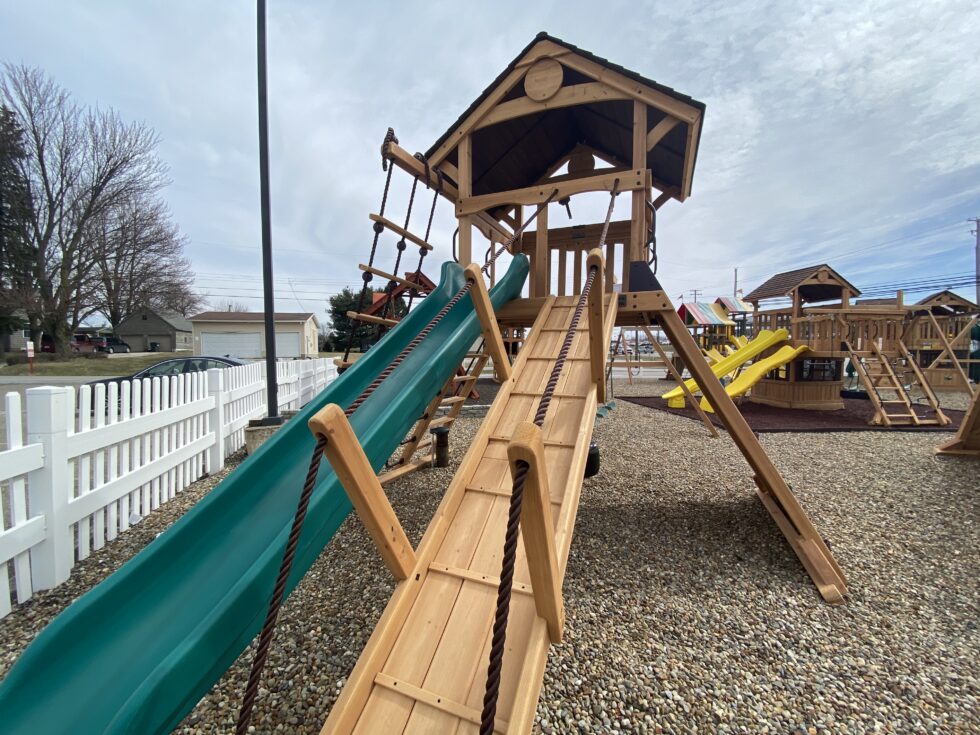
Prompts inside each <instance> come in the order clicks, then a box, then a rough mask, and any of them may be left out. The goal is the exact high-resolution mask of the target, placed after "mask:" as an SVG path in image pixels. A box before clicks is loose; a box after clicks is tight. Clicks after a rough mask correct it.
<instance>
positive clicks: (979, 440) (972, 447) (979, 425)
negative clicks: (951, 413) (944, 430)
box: [936, 390, 980, 457]
mask: <svg viewBox="0 0 980 735" xmlns="http://www.w3.org/2000/svg"><path fill="white" fill-rule="evenodd" d="M936 454H963V455H970V456H974V457H980V390H978V391H976V392H975V393H974V394H973V400H972V401H970V407H969V408H968V409H967V410H966V415H965V416H964V417H963V423H962V424H960V428H959V429H958V430H957V432H956V435H955V436H954V437H953V438H952V439H950V440H949V441H946V442H943V443H942V444H940V445H939V446H938V447H936Z"/></svg>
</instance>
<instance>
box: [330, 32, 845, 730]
mask: <svg viewBox="0 0 980 735" xmlns="http://www.w3.org/2000/svg"><path fill="white" fill-rule="evenodd" d="M703 112H704V105H703V104H701V103H699V102H697V101H696V100H693V99H691V98H690V97H687V96H685V95H682V94H680V93H678V92H676V91H674V90H672V89H670V88H667V87H664V86H662V85H660V84H657V83H656V82H653V81H652V80H649V79H646V78H644V77H642V76H640V75H638V74H636V73H634V72H631V71H629V70H626V69H623V68H622V67H618V66H616V65H613V64H611V63H610V62H608V61H606V60H604V59H601V58H598V57H595V56H593V55H592V54H590V53H588V52H586V51H583V50H581V49H578V48H576V47H574V46H571V45H570V44H567V43H565V42H564V41H561V40H559V39H556V38H553V37H550V36H547V35H544V34H542V35H539V36H538V37H537V38H536V39H535V40H534V41H533V42H532V43H531V44H530V45H529V46H528V47H527V48H525V49H524V51H522V52H521V53H520V54H519V55H518V57H517V58H516V59H514V61H513V62H512V63H511V64H510V65H509V66H508V67H507V68H506V69H505V70H504V71H503V72H502V73H501V74H500V75H499V76H498V77H497V79H496V80H495V81H494V83H493V84H492V85H491V86H490V87H489V88H488V89H486V90H485V91H484V92H483V94H482V95H481V96H480V97H479V98H478V99H477V100H475V101H474V102H473V104H472V105H471V106H470V107H469V109H467V110H466V111H465V112H464V113H463V114H462V115H461V116H460V118H459V119H458V120H457V121H456V123H454V124H453V125H452V127H450V129H449V130H447V131H446V133H445V134H444V135H442V136H441V137H440V138H439V139H438V140H437V141H436V142H435V143H434V144H433V145H432V146H431V147H430V148H429V150H428V151H427V152H426V153H425V155H424V156H423V155H418V156H412V155H410V154H408V153H407V152H406V151H405V150H404V149H402V148H401V147H400V146H399V145H398V143H397V141H396V140H395V139H394V138H393V137H389V139H387V140H386V143H385V146H384V150H383V154H384V156H385V158H386V160H387V161H389V162H391V163H393V164H394V165H395V166H397V167H399V168H401V169H403V170H405V171H407V172H408V173H410V174H411V175H412V176H414V177H416V178H417V179H419V180H421V181H422V183H423V184H425V185H428V186H431V187H433V188H434V189H435V191H436V193H437V195H441V196H443V197H445V198H447V199H449V200H450V201H451V202H452V203H453V205H454V207H455V211H456V216H457V218H458V222H459V236H458V245H457V248H458V249H457V252H458V259H459V262H460V263H461V264H470V265H469V268H468V270H467V273H468V274H469V276H470V277H471V278H472V281H471V283H479V284H480V285H481V286H482V283H483V282H482V275H481V273H480V269H479V267H478V266H477V265H475V264H474V260H475V257H476V254H477V253H481V254H482V253H483V252H484V250H485V249H486V248H487V246H489V250H488V251H487V252H492V251H494V250H495V249H497V246H498V244H500V243H503V244H504V245H505V246H506V247H507V249H508V250H509V251H510V252H511V253H513V254H514V255H517V254H518V253H523V254H524V255H526V256H527V257H528V259H529V261H530V276H529V279H530V280H529V294H528V296H527V297H526V298H519V299H516V300H513V301H510V302H509V303H507V304H506V305H505V306H504V307H503V308H500V309H498V310H496V312H494V310H493V309H492V306H491V305H490V302H489V300H488V299H486V298H485V297H483V296H481V297H480V299H479V303H480V304H482V307H478V312H479V314H480V318H481V325H482V330H483V339H484V344H485V345H487V346H488V348H492V349H488V351H489V352H490V353H491V355H492V358H493V360H494V363H495V367H496V369H497V371H498V374H499V375H500V376H501V378H502V384H501V387H500V390H499V393H498V394H497V397H496V399H495V401H494V403H493V405H492V407H491V408H490V412H489V414H488V415H487V417H486V419H485V420H484V422H483V424H482V427H481V428H480V430H479V432H478V434H477V435H476V437H475V439H474V440H473V443H472V445H471V446H470V448H469V451H468V452H467V454H466V457H465V459H464V460H463V462H462V464H461V466H460V467H459V470H458V471H457V473H456V476H455V478H454V480H453V481H452V484H451V485H450V487H449V489H448V490H447V492H446V495H445V497H444V499H443V501H442V503H441V505H440V507H439V510H438V511H437V513H436V515H435V517H434V518H433V521H432V523H431V524H430V526H429V528H428V530H427V531H426V533H425V536H424V538H423V540H422V542H421V544H420V546H419V547H418V548H417V549H412V548H411V547H410V546H408V545H407V541H406V540H405V537H404V534H402V533H400V527H399V526H398V522H397V519H396V518H394V516H393V515H392V514H391V513H389V512H388V508H385V506H386V501H384V502H382V501H383V495H381V497H379V494H381V489H380V488H381V485H380V484H379V483H378V481H377V479H376V478H375V477H374V475H373V474H372V473H370V472H368V471H367V469H365V467H364V463H363V462H362V463H361V469H360V470H359V471H358V472H353V471H352V472H349V473H346V478H347V479H346V480H345V483H344V485H345V488H346V489H347V490H348V492H349V493H350V494H351V496H352V497H357V498H360V500H359V501H356V502H355V503H354V504H355V508H356V509H357V510H358V512H359V513H360V514H361V518H362V520H363V521H364V523H365V524H367V525H368V526H369V528H373V529H374V532H373V534H372V536H373V537H374V538H375V539H376V541H377V543H378V545H379V548H380V549H381V550H382V553H383V555H384V557H385V559H386V560H387V561H388V565H389V567H390V568H391V569H392V572H393V573H394V575H395V577H396V579H397V580H398V584H397V586H396V589H395V592H394V594H393V596H392V599H391V601H390V602H389V604H388V606H387V608H386V610H385V612H384V614H383V616H382V618H381V620H380V621H379V623H378V626H377V628H376V630H375V632H374V634H373V635H372V636H371V639H370V641H369V642H368V644H367V647H366V648H365V649H364V651H363V653H362V654H361V657H360V660H359V662H358V664H357V666H356V667H355V669H354V671H353V672H352V673H351V676H350V677H349V679H348V680H347V682H346V685H345V686H344V689H343V691H342V693H341V695H340V698H339V699H338V701H337V703H336V705H335V707H334V708H333V711H332V712H331V714H330V717H329V719H328V720H327V722H326V725H325V727H324V732H325V733H349V732H379V733H380V732H384V733H394V732H420V731H424V732H476V731H478V730H479V731H480V732H483V733H490V732H527V731H528V730H529V729H530V726H531V722H532V719H533V715H534V711H535V706H536V702H537V698H538V693H539V691H540V687H541V681H542V677H543V673H544V665H545V660H546V658H547V654H548V647H549V645H550V644H551V643H554V642H557V641H559V640H561V636H562V626H563V619H564V618H563V612H562V601H561V580H562V577H563V575H564V572H565V566H566V562H567V559H568V551H569V546H570V543H571V539H572V534H573V530H574V524H575V516H576V511H577V507H578V501H579V493H580V490H581V484H582V478H583V468H584V463H585V459H586V454H587V451H588V447H589V443H590V440H591V435H592V426H593V421H594V416H595V411H596V407H597V405H598V404H599V403H601V402H603V401H604V400H605V368H606V359H607V353H608V350H609V344H610V338H611V335H612V331H613V327H614V326H616V325H619V326H635V327H641V328H644V329H646V328H649V326H650V325H658V326H659V327H660V328H661V329H662V330H663V332H664V333H665V334H666V335H667V337H668V338H669V339H670V341H671V343H672V345H673V350H674V353H675V354H676V355H679V356H680V357H681V358H682V359H683V361H684V363H685V364H686V366H687V368H688V370H690V372H691V373H692V375H694V376H695V378H696V379H697V380H698V381H699V385H701V386H703V387H702V390H703V391H704V393H705V395H707V396H708V397H709V399H710V400H711V403H712V405H713V406H714V408H715V410H716V411H717V412H718V414H719V416H720V418H721V419H722V421H723V422H724V423H725V425H726V426H727V428H728V430H729V433H730V435H731V436H732V438H733V440H734V441H735V443H736V445H737V446H738V447H739V449H740V450H741V451H742V453H743V455H744V456H745V458H746V460H747V461H748V463H749V464H750V466H751V467H752V469H753V470H754V475H755V481H756V483H757V485H758V494H759V497H760V499H761V500H762V502H763V504H764V506H765V507H766V509H767V510H768V511H769V512H770V514H771V515H772V516H773V518H774V520H775V521H776V523H777V525H778V527H779V528H780V530H781V531H782V532H783V534H784V535H785V536H786V538H787V539H788V540H789V542H790V544H791V546H792V548H793V549H794V551H795V552H796V553H797V555H798V556H799V558H800V560H801V562H802V563H803V565H804V567H805V568H806V570H807V571H808V572H809V574H810V576H811V577H812V578H813V580H814V582H815V583H816V585H817V588H818V589H819V591H820V593H821V594H822V595H823V597H824V599H826V600H827V601H829V602H834V603H837V602H841V601H842V600H843V599H844V595H845V594H846V590H847V588H846V583H845V581H844V577H843V574H842V572H841V570H840V568H839V567H838V565H837V564H836V562H835V561H834V559H833V556H832V554H831V553H830V551H829V549H828V547H827V546H826V544H825V543H824V541H823V539H822V537H821V536H820V535H819V534H818V533H817V532H816V530H815V529H814V528H813V525H812V524H811V523H810V521H809V519H808V518H807V516H806V514H805V513H804V511H803V510H802V508H800V506H799V504H798V503H797V502H796V500H795V498H794V496H793V494H792V492H791V491H790V489H789V488H788V486H787V485H786V483H785V481H784V480H783V479H782V478H781V477H780V475H779V473H778V471H777V470H776V468H775V466H774V465H773V463H772V461H771V460H770V459H769V457H768V456H767V455H766V453H765V452H764V451H763V449H762V447H761V446H760V444H759V442H758V440H757V438H756V436H755V435H754V434H753V433H752V431H751V430H750V429H749V427H748V426H747V424H746V423H745V421H744V419H743V418H742V416H741V414H740V413H739V412H738V410H737V409H736V408H735V406H734V404H733V403H732V401H731V400H730V398H728V396H727V395H726V394H725V392H724V390H723V389H722V386H721V385H720V383H719V382H718V380H717V379H716V378H714V376H713V374H712V373H711V371H710V370H709V369H708V366H707V363H706V362H705V361H704V359H703V358H702V356H701V352H700V350H699V349H698V346H697V344H696V343H695V341H694V340H693V339H692V337H691V335H690V333H689V332H688V330H687V329H686V328H685V326H684V323H683V322H682V320H681V318H680V317H679V316H678V314H677V312H676V311H675V309H674V307H673V305H672V304H671V302H670V300H669V298H668V297H667V295H666V294H665V293H664V291H663V289H662V288H661V287H660V285H659V283H658V282H657V279H656V277H655V275H654V270H653V269H652V268H651V267H650V264H651V262H655V255H656V254H655V252H651V248H650V243H651V242H653V238H652V236H651V235H652V225H653V222H654V215H655V212H656V210H657V209H659V208H660V207H662V206H663V205H664V204H666V203H667V202H668V201H670V200H677V201H681V202H682V201H684V200H685V199H686V198H687V197H688V196H689V195H690V192H691V183H692V179H693V172H694V161H695V156H696V152H697V147H698V143H699V138H700V127H701V120H702V115H703ZM597 161H598V162H604V163H605V164H607V165H608V167H607V168H598V167H597V165H598V164H597ZM566 165H567V171H568V172H567V173H558V172H559V171H560V170H561V169H562V168H563V167H565V166H566ZM585 192H605V193H606V195H607V196H608V197H609V208H608V214H607V218H606V221H605V222H603V223H596V224H588V225H578V226H574V227H565V228H560V229H554V230H552V229H550V228H549V225H548V221H549V220H548V214H549V205H551V204H559V205H562V204H567V202H568V200H569V199H570V198H571V197H573V196H576V195H579V194H582V193H585ZM620 194H622V195H625V196H621V197H619V198H620V199H625V200H626V201H627V203H628V209H629V218H628V219H625V220H619V221H614V220H612V218H611V215H612V213H613V209H614V206H615V205H616V200H617V196H618V195H620ZM535 218H536V226H537V229H536V231H535V232H522V230H523V228H524V227H525V226H526V224H527V223H528V222H529V221H530V220H531V219H535ZM371 219H372V220H373V221H375V222H376V223H381V224H382V226H383V227H384V228H387V229H391V230H393V231H394V232H396V233H398V234H400V235H401V236H403V237H404V236H406V235H405V231H404V228H401V229H402V231H401V232H399V230H398V229H394V228H392V227H391V222H390V220H388V219H386V218H384V217H383V216H382V215H380V214H379V215H376V216H372V218H371ZM481 236H482V238H484V240H485V242H484V244H482V245H479V246H478V245H477V238H478V237H481ZM420 239H421V238H420ZM494 269H495V266H494V264H493V261H488V262H487V263H486V266H485V268H484V270H485V271H486V272H487V273H488V274H489V278H490V282H491V283H493V280H494V272H495V270H494ZM616 281H619V284H618V289H617V288H616ZM475 293H485V287H484V288H482V289H476V290H475ZM474 298H475V297H474ZM474 303H477V302H476V300H475V301H474ZM504 330H528V331H527V332H526V334H527V335H528V336H527V338H526V341H525V342H524V344H523V346H522V347H521V349H520V352H519V354H518V356H517V358H516V360H515V361H514V363H513V364H512V365H511V364H510V363H509V362H508V353H509V351H508V350H507V349H506V348H505V347H504V346H503V338H502V334H503V333H504ZM511 333H513V332H511ZM651 339H652V337H651ZM658 346H659V345H658ZM478 359H485V356H483V355H482V354H481V356H480V357H479V358H478ZM468 375H472V373H468ZM467 379H468V378H467ZM436 400H438V401H442V400H443V399H442V397H441V396H440V397H437V399H436ZM691 400H693V397H692V399H691ZM432 405H433V406H435V405H436V401H434V402H433V404H432ZM549 405H550V409H549ZM427 413H428V412H427ZM532 417H535V421H534V422H533V423H531V419H532ZM338 423H339V424H341V425H342V422H340V421H339V419H338V418H337V417H336V416H331V415H327V414H324V415H323V416H321V417H319V418H318V420H317V421H314V422H311V426H312V427H313V429H314V431H316V432H317V433H318V434H320V435H327V434H328V433H330V432H334V431H335V429H334V428H332V427H335V426H336V425H337V424H338ZM334 435H335V434H334V433H330V436H334ZM336 435H337V436H338V437H340V439H339V441H341V442H343V443H342V444H341V445H340V448H339V449H338V448H335V449H333V450H332V452H333V454H332V455H331V456H336V455H344V456H348V457H350V456H356V455H357V454H358V448H357V446H356V440H353V439H352V438H351V437H350V436H347V435H346V434H343V433H341V434H336ZM420 435H421V432H416V433H415V434H413V436H412V440H413V441H415V440H418V439H419V437H420ZM343 436H347V438H346V439H343ZM416 448H417V446H416ZM406 451H407V450H406ZM331 461H332V460H331ZM338 461H340V460H339V459H338ZM406 471H408V470H406ZM372 498H373V499H374V501H373V502H372V500H371V499H372ZM522 503H523V505H522ZM378 509H381V510H378ZM508 519H509V520H508ZM518 521H519V523H518ZM518 527H519V528H520V529H521V530H522V534H521V535H520V542H518V535H517V529H518ZM390 529H397V531H396V532H395V533H394V535H392V532H391V531H390ZM502 547H503V549H504V551H503V556H502V554H501V548H502ZM502 559H503V564H504V566H503V569H501V560H502ZM507 609H509V616H508V614H507V613H506V610H507ZM502 610H504V613H503V615H502V612H501V611H502ZM505 632H506V645H505V644H504V633H505ZM504 650H506V654H504ZM488 661H490V662H491V663H490V676H489V684H488V678H487V671H488V669H487V662H488Z"/></svg>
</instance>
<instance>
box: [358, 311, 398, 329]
mask: <svg viewBox="0 0 980 735" xmlns="http://www.w3.org/2000/svg"><path fill="white" fill-rule="evenodd" d="M347 318H348V319H356V320H357V321H359V322H368V323H369V324H382V325H384V326H386V327H393V326H395V325H396V324H398V320H397V319H385V318H384V317H381V316H373V315H371V314H358V313H357V312H356V311H348V312H347Z"/></svg>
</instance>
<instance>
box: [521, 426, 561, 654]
mask: <svg viewBox="0 0 980 735" xmlns="http://www.w3.org/2000/svg"><path fill="white" fill-rule="evenodd" d="M507 459H508V461H509V462H510V471H511V474H512V475H514V474H516V473H517V463H518V462H525V463H527V465H528V472H527V480H525V483H524V501H523V504H522V506H521V531H522V536H523V538H524V551H525V553H526V554H527V568H528V572H529V573H530V575H531V589H532V590H533V591H534V607H535V609H536V610H537V613H538V616H539V617H541V618H543V619H544V621H545V622H546V623H547V625H548V637H549V638H550V639H551V642H552V643H559V642H560V641H561V636H562V630H563V629H564V627H565V610H564V605H563V603H562V597H561V574H560V573H559V571H558V552H557V547H556V545H555V525H554V521H553V520H552V517H551V492H550V490H549V488H548V473H547V471H546V469H545V464H544V442H543V441H542V438H541V429H540V428H538V427H537V426H535V425H534V424H532V423H531V422H529V421H525V422H523V423H521V424H519V425H518V427H517V430H516V431H515V432H514V438H513V439H511V441H510V444H508V445H507Z"/></svg>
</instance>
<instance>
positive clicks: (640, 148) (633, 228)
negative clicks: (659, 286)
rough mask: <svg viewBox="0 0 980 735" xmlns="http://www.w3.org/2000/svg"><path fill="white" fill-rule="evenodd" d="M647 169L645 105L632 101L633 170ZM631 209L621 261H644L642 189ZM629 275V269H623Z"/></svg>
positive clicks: (626, 288)
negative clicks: (627, 233) (628, 240)
mask: <svg viewBox="0 0 980 735" xmlns="http://www.w3.org/2000/svg"><path fill="white" fill-rule="evenodd" d="M646 167H647V105H646V103H645V102H640V101H639V100H634V101H633V168H634V169H645V168H646ZM632 199H633V209H632V212H631V216H630V242H629V247H626V248H623V259H624V260H627V261H629V262H633V261H635V260H646V258H645V257H644V255H643V251H644V248H645V247H646V238H647V233H646V214H647V213H646V201H647V193H646V191H644V190H643V189H635V190H634V191H633V194H632ZM623 271H624V273H629V268H628V267H626V268H624V269H623ZM627 291H629V284H628V283H626V279H624V281H623V293H626V292H627Z"/></svg>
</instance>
